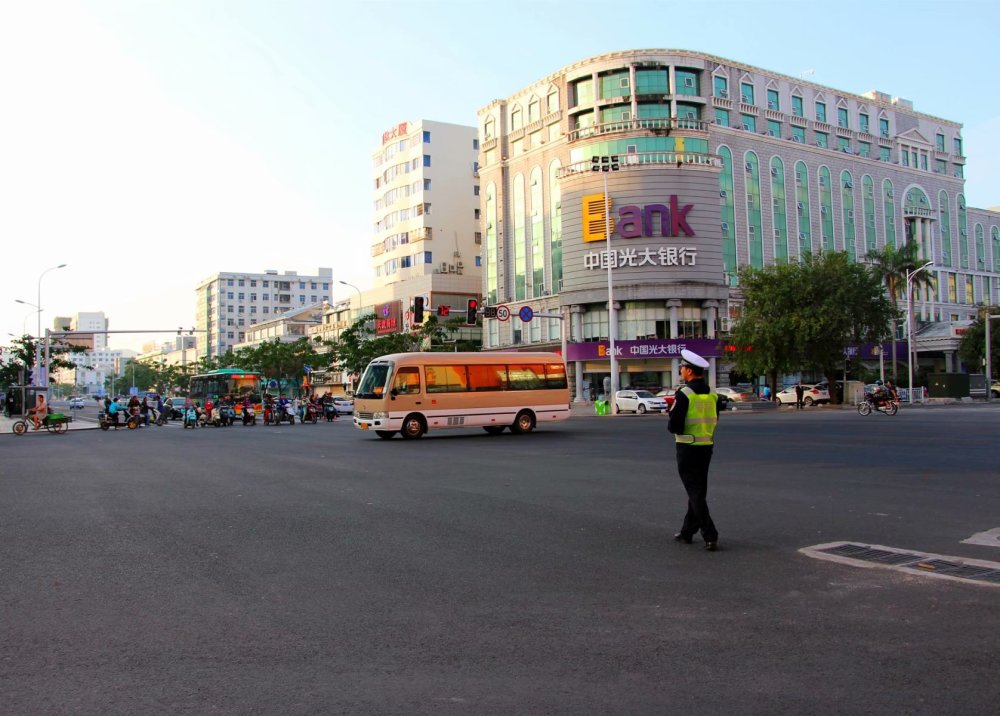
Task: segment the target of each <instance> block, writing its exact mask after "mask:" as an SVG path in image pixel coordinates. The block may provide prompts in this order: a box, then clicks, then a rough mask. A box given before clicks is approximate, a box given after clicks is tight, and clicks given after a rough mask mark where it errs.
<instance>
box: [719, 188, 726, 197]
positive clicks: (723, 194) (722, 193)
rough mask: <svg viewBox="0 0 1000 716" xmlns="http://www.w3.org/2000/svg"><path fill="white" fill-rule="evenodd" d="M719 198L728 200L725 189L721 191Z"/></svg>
mask: <svg viewBox="0 0 1000 716" xmlns="http://www.w3.org/2000/svg"><path fill="white" fill-rule="evenodd" d="M719 196H721V197H722V198H723V199H725V198H726V190H725V189H720V190H719Z"/></svg>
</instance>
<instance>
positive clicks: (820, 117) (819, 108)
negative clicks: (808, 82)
mask: <svg viewBox="0 0 1000 716" xmlns="http://www.w3.org/2000/svg"><path fill="white" fill-rule="evenodd" d="M816 121H817V122H825V121H826V103H825V102H817V103H816Z"/></svg>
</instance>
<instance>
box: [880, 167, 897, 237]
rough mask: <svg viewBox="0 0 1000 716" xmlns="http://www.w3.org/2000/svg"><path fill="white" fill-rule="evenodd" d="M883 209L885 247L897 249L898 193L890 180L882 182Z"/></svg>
mask: <svg viewBox="0 0 1000 716" xmlns="http://www.w3.org/2000/svg"><path fill="white" fill-rule="evenodd" d="M882 209H883V213H884V214H885V245H886V246H892V247H893V248H896V192H895V191H894V190H893V188H892V182H891V181H889V180H888V179H885V180H883V182H882Z"/></svg>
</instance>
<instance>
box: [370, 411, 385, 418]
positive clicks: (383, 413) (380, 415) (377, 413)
mask: <svg viewBox="0 0 1000 716" xmlns="http://www.w3.org/2000/svg"><path fill="white" fill-rule="evenodd" d="M388 419H389V413H388V412H387V411H382V412H375V413H372V420H388Z"/></svg>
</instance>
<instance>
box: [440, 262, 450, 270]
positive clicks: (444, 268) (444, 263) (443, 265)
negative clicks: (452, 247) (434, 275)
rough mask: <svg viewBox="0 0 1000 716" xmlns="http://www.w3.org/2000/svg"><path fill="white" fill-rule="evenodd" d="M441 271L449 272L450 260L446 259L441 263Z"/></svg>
mask: <svg viewBox="0 0 1000 716" xmlns="http://www.w3.org/2000/svg"><path fill="white" fill-rule="evenodd" d="M441 273H448V262H447V261H445V262H443V263H442V264H441Z"/></svg>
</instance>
